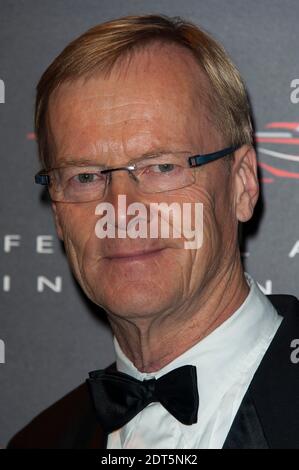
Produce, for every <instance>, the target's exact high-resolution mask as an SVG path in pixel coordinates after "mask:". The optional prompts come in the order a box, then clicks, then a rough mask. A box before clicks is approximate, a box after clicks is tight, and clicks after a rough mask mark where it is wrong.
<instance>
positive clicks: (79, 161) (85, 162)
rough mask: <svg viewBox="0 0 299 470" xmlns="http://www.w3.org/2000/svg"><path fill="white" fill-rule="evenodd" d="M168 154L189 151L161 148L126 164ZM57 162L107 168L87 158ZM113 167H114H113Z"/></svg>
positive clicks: (70, 158) (68, 158)
mask: <svg viewBox="0 0 299 470" xmlns="http://www.w3.org/2000/svg"><path fill="white" fill-rule="evenodd" d="M170 153H190V151H188V150H175V149H162V148H158V149H156V150H151V151H148V152H145V153H144V154H142V155H141V156H139V157H137V158H134V157H133V158H132V159H130V160H128V163H131V162H132V163H133V162H134V161H141V160H144V159H150V158H157V157H161V156H163V155H167V154H170ZM57 160H59V166H73V165H74V166H87V165H90V166H100V167H103V168H108V167H107V165H105V164H104V163H102V162H99V161H96V160H95V159H94V158H89V157H74V156H72V157H67V156H66V157H62V158H61V159H59V158H58V159H57ZM114 166H115V165H114Z"/></svg>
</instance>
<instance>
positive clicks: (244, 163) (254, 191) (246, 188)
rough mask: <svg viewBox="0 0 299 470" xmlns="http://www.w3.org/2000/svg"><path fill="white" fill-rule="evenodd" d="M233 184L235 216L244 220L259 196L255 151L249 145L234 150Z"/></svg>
mask: <svg viewBox="0 0 299 470" xmlns="http://www.w3.org/2000/svg"><path fill="white" fill-rule="evenodd" d="M233 185H234V194H235V210H236V217H237V219H238V220H239V221H240V222H246V221H247V220H249V219H250V218H251V217H252V214H253V210H254V207H255V205H256V203H257V200H258V196H259V183H258V177H257V159H256V152H255V150H254V148H253V147H252V146H250V145H242V147H240V148H239V149H238V150H236V151H235V160H234V164H233Z"/></svg>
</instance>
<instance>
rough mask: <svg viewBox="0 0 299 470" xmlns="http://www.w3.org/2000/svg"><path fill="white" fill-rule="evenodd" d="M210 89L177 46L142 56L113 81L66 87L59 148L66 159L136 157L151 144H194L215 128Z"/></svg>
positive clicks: (57, 107)
mask: <svg viewBox="0 0 299 470" xmlns="http://www.w3.org/2000/svg"><path fill="white" fill-rule="evenodd" d="M208 87H209V84H208V82H207V79H206V77H205V75H204V73H203V72H202V71H201V69H200V67H199V65H198V64H197V62H196V61H195V59H194V58H193V56H192V54H191V52H190V51H188V50H185V49H183V48H181V47H177V46H173V45H171V46H170V45H168V46H163V47H162V48H161V47H160V48H158V47H157V46H152V47H150V48H148V49H145V50H140V51H138V52H135V53H134V54H133V55H132V56H130V57H128V59H124V60H121V61H120V63H119V64H117V65H116V66H115V67H114V68H113V70H112V71H111V72H110V73H109V75H107V76H103V75H101V74H98V75H97V76H94V77H92V78H89V79H78V80H76V81H74V82H70V83H65V84H63V85H62V86H61V87H60V88H59V89H58V90H56V91H55V92H54V93H53V95H52V96H51V99H50V103H49V121H50V127H51V133H52V134H53V136H54V139H55V147H56V148H57V149H58V152H59V153H63V154H65V153H70V154H76V153H81V154H82V153H86V152H88V153H89V154H90V153H95V152H99V153H103V152H105V151H107V152H108V151H111V149H113V148H115V149H116V148H117V147H118V146H120V145H122V147H124V146H125V147H126V148H125V151H126V152H127V153H130V152H131V153H132V154H133V153H134V152H135V151H138V148H137V147H138V146H140V147H141V146H142V147H143V149H144V146H146V145H147V144H149V142H151V145H165V143H166V141H168V142H169V141H171V142H173V143H174V145H175V144H176V141H180V140H182V139H186V140H188V141H190V140H191V144H192V143H193V142H192V140H193V139H194V140H198V139H199V138H200V135H201V134H207V128H208V127H209V124H208V121H209V119H208V111H207V104H206V102H207V92H208ZM164 141H165V142H164ZM178 144H179V142H178ZM191 144H190V145H191ZM194 145H196V143H195V142H194ZM149 150H150V149H149Z"/></svg>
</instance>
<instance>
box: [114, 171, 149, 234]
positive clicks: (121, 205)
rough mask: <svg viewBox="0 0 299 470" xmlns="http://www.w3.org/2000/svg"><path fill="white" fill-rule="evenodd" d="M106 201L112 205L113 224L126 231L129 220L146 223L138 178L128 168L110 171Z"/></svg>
mask: <svg viewBox="0 0 299 470" xmlns="http://www.w3.org/2000/svg"><path fill="white" fill-rule="evenodd" d="M106 201H107V202H109V203H110V204H112V205H113V207H114V211H115V226H116V228H117V229H118V230H124V231H126V230H127V228H128V225H129V223H130V221H131V220H132V219H133V218H134V223H135V222H136V223H137V222H139V223H145V222H146V223H148V215H147V214H148V211H147V207H146V205H145V203H144V202H143V201H142V196H141V194H140V191H139V188H138V180H137V179H136V178H135V176H134V174H133V173H130V172H129V171H128V170H119V171H115V172H111V173H110V181H109V184H108V187H107V194H106Z"/></svg>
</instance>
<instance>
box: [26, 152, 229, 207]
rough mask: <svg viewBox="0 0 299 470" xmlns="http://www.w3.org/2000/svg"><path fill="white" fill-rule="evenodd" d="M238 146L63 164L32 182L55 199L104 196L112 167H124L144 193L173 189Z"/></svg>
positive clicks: (84, 199)
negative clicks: (113, 162)
mask: <svg viewBox="0 0 299 470" xmlns="http://www.w3.org/2000/svg"><path fill="white" fill-rule="evenodd" d="M237 148H238V147H237V146H235V147H227V148H225V149H223V150H219V151H218V152H213V153H208V154H205V155H194V156H189V157H188V156H187V155H186V152H176V153H169V154H163V155H155V156H150V157H145V158H142V159H140V160H135V161H134V162H129V163H128V164H127V165H125V166H121V167H110V168H106V167H103V166H97V165H81V164H80V165H65V166H63V167H59V168H52V169H50V170H49V171H45V170H41V171H39V172H38V173H37V174H36V175H35V182H36V183H37V184H41V185H45V186H47V187H48V190H49V193H50V197H51V199H52V201H54V202H74V203H79V202H91V201H96V200H100V199H102V198H104V196H105V193H106V189H107V186H108V185H109V183H110V181H111V178H112V173H113V172H115V171H127V172H128V173H129V175H130V176H131V177H132V178H133V180H134V181H135V182H136V183H137V184H138V187H139V189H140V191H141V192H143V193H146V194H154V193H161V192H166V191H173V190H176V189H181V188H185V187H187V186H191V185H192V184H193V183H195V171H194V170H195V169H196V168H198V167H200V166H202V165H205V164H206V163H209V162H213V161H215V160H218V159H219V158H222V157H225V156H227V155H229V154H232V153H233V152H234V151H235V150H237Z"/></svg>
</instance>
